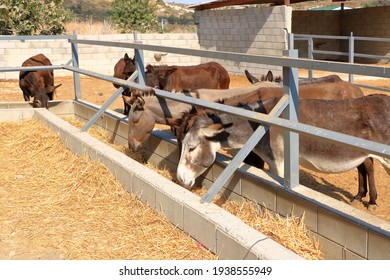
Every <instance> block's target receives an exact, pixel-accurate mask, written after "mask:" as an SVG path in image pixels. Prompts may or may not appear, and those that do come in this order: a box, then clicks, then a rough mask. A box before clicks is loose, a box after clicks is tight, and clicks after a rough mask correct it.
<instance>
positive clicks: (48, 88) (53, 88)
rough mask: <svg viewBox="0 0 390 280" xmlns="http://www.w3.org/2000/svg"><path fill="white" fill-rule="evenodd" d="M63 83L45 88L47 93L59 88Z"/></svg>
mask: <svg viewBox="0 0 390 280" xmlns="http://www.w3.org/2000/svg"><path fill="white" fill-rule="evenodd" d="M61 85H62V84H59V85H56V86H48V87H47V88H45V93H50V92H54V91H55V90H56V89H57V88H59V87H60V86H61Z"/></svg>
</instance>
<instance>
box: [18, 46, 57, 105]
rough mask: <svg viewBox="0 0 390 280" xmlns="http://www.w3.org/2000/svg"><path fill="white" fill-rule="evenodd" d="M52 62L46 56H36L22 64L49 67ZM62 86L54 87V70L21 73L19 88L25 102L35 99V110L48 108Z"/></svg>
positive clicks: (24, 65)
mask: <svg viewBox="0 0 390 280" xmlns="http://www.w3.org/2000/svg"><path fill="white" fill-rule="evenodd" d="M49 65H52V64H51V61H50V60H49V59H48V58H47V57H46V56H45V55H44V54H41V53H40V54H37V55H34V56H32V57H30V58H28V59H27V60H25V61H24V62H23V64H22V66H23V67H27V66H49ZM59 86H61V84H59V85H56V86H55V85H54V73H53V70H37V71H20V72H19V87H20V89H21V90H22V91H23V98H24V100H25V101H30V97H33V98H34V99H33V107H34V108H48V106H49V100H53V96H54V93H55V91H56V89H57V88H58V87H59Z"/></svg>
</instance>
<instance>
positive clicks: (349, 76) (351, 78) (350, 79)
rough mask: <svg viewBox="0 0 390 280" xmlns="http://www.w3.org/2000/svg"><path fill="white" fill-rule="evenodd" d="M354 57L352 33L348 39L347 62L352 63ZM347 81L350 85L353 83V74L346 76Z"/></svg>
mask: <svg viewBox="0 0 390 280" xmlns="http://www.w3.org/2000/svg"><path fill="white" fill-rule="evenodd" d="M354 56H355V38H354V37H353V32H351V36H350V37H349V49H348V62H349V63H354V62H355V60H354ZM348 81H349V82H350V83H351V84H352V83H353V74H352V73H349V74H348Z"/></svg>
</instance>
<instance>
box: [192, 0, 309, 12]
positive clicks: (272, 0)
mask: <svg viewBox="0 0 390 280" xmlns="http://www.w3.org/2000/svg"><path fill="white" fill-rule="evenodd" d="M306 1H308V0H216V1H211V2H206V3H201V4H198V5H192V6H190V8H192V9H194V10H195V11H202V10H210V9H215V8H221V7H227V6H240V5H250V4H274V5H290V4H294V3H299V2H306Z"/></svg>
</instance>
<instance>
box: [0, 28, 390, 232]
mask: <svg viewBox="0 0 390 280" xmlns="http://www.w3.org/2000/svg"><path fill="white" fill-rule="evenodd" d="M55 38H57V37H55ZM61 38H62V39H66V40H68V42H69V43H70V46H71V50H72V58H71V59H70V60H69V62H68V63H66V64H62V65H54V66H51V67H50V69H64V70H67V71H71V72H72V73H73V75H74V88H75V99H76V102H77V101H79V100H81V99H82V95H81V92H80V87H79V84H80V80H79V75H80V74H82V75H87V76H91V77H95V78H99V79H103V80H106V81H109V82H114V83H117V84H121V85H122V87H121V88H119V89H118V90H117V91H116V92H115V93H114V94H113V95H112V96H111V97H110V98H109V99H108V100H107V102H106V103H105V104H104V105H102V106H101V107H97V106H96V109H98V111H97V113H96V114H95V115H94V116H93V117H92V118H91V119H90V120H89V121H88V122H87V123H86V125H85V126H84V127H83V128H82V130H83V131H86V130H88V128H89V127H90V126H91V125H92V124H93V123H94V122H95V121H96V120H97V119H98V118H99V116H101V114H103V113H104V111H105V110H106V109H107V108H108V107H109V106H110V104H111V103H112V102H113V101H114V100H115V99H116V98H117V97H119V96H120V95H121V93H122V92H123V90H124V88H125V87H130V88H133V89H137V90H141V91H144V90H148V89H149V88H148V87H146V86H145V85H144V77H143V75H144V70H143V69H144V63H143V51H157V52H163V53H175V54H181V55H190V56H198V57H204V58H208V59H224V60H232V61H238V62H239V61H244V62H251V63H258V64H267V65H275V66H282V67H283V78H284V79H283V88H284V92H285V93H286V95H285V96H284V97H283V98H282V99H281V100H280V101H279V103H278V104H277V105H276V107H275V109H274V110H273V112H272V114H270V115H264V114H260V113H255V112H252V111H248V110H244V109H239V108H236V107H230V106H226V105H223V104H216V103H213V102H207V101H203V100H199V99H195V98H192V97H188V96H181V95H177V94H174V93H170V92H166V91H163V90H157V89H155V93H156V95H157V96H158V97H162V98H168V99H172V100H175V101H179V102H184V103H188V104H192V105H196V106H203V107H206V108H210V109H214V110H217V111H223V112H227V113H230V114H233V115H237V116H240V117H244V118H247V119H248V120H251V121H254V122H258V123H260V124H262V125H260V126H259V128H258V129H257V130H256V131H255V132H254V134H253V135H252V136H251V137H250V139H249V140H248V142H247V143H246V144H245V145H244V146H243V148H242V149H241V150H240V151H239V152H238V154H237V155H236V156H235V157H234V158H233V159H232V161H231V162H230V163H229V165H228V166H227V168H225V169H224V170H223V172H222V173H221V174H220V176H219V177H218V178H217V180H216V181H215V182H214V183H213V185H212V186H211V188H210V189H209V191H208V192H207V193H206V194H205V195H204V196H203V197H202V199H201V200H202V201H203V202H210V201H211V200H212V198H213V197H214V196H215V194H216V193H218V192H219V190H220V189H221V188H222V186H223V185H224V184H225V183H226V182H227V181H228V179H229V178H230V176H231V175H232V174H233V173H234V171H235V170H236V169H237V167H238V165H239V164H240V163H241V162H242V161H243V159H244V158H245V157H246V155H248V154H249V152H250V151H251V150H252V149H253V147H254V146H255V145H256V144H257V142H258V141H259V139H260V138H261V137H262V136H263V135H265V133H266V131H267V127H269V126H277V127H280V128H283V129H285V130H286V131H287V133H286V134H285V143H286V144H285V145H286V148H285V168H284V169H285V175H284V184H283V185H281V186H280V187H287V188H292V189H293V188H294V187H295V186H297V185H299V162H298V159H299V147H298V140H299V134H306V135H311V136H314V137H319V138H322V139H326V140H328V141H331V142H334V143H338V144H341V145H349V146H354V147H356V148H357V149H360V150H364V151H366V152H369V153H373V154H376V155H380V156H383V157H386V158H390V146H388V145H384V144H380V143H375V142H372V141H368V140H365V139H361V138H357V137H353V136H349V135H345V134H342V133H336V132H332V131H329V130H325V129H319V128H316V127H313V126H310V125H305V124H301V123H299V122H298V118H297V110H298V93H297V90H298V71H297V69H298V68H304V69H309V70H323V71H331V72H341V73H350V74H358V75H368V76H376V77H382V78H390V68H386V67H382V66H367V65H362V64H348V63H341V62H328V61H319V60H312V59H299V58H297V51H296V50H294V49H293V43H292V42H293V41H294V38H293V35H292V34H290V36H289V42H291V44H290V47H291V49H290V50H286V51H285V56H284V57H275V56H262V55H246V54H239V53H231V52H220V51H206V50H193V49H185V48H175V47H165V46H156V45H144V44H142V43H123V42H111V41H97V40H80V39H77V36H76V35H72V36H65V37H61ZM9 39H10V38H7V40H9ZM13 39H14V40H50V39H53V37H50V36H37V37H35V36H34V37H28V36H27V37H23V36H21V37H20V36H16V37H13ZM79 44H87V45H95V46H110V47H116V48H125V49H134V52H135V56H136V62H137V63H136V64H137V71H136V72H135V74H134V75H132V76H131V77H130V78H129V80H127V81H124V80H121V79H116V78H113V77H112V76H108V75H104V74H100V73H96V72H93V71H89V70H85V69H81V68H80V67H79V57H78V45H79ZM71 64H72V65H71ZM42 68H44V67H25V68H22V67H7V68H4V67H3V68H0V72H3V71H20V70H22V69H23V70H39V69H42ZM137 78H138V82H139V83H136V82H134V81H135V80H136V79H137ZM283 111H285V112H286V114H285V116H286V117H287V119H285V118H280V117H279V115H280V114H281V113H282V112H283ZM308 200H310V199H308ZM314 203H316V202H314ZM335 212H337V211H335ZM337 214H338V215H340V216H343V217H344V218H348V217H347V215H344V214H342V213H337ZM372 230H373V231H375V232H377V231H378V232H380V234H382V235H385V236H387V237H388V238H389V237H390V233H389V232H383V231H382V230H380V229H377V228H372Z"/></svg>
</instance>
